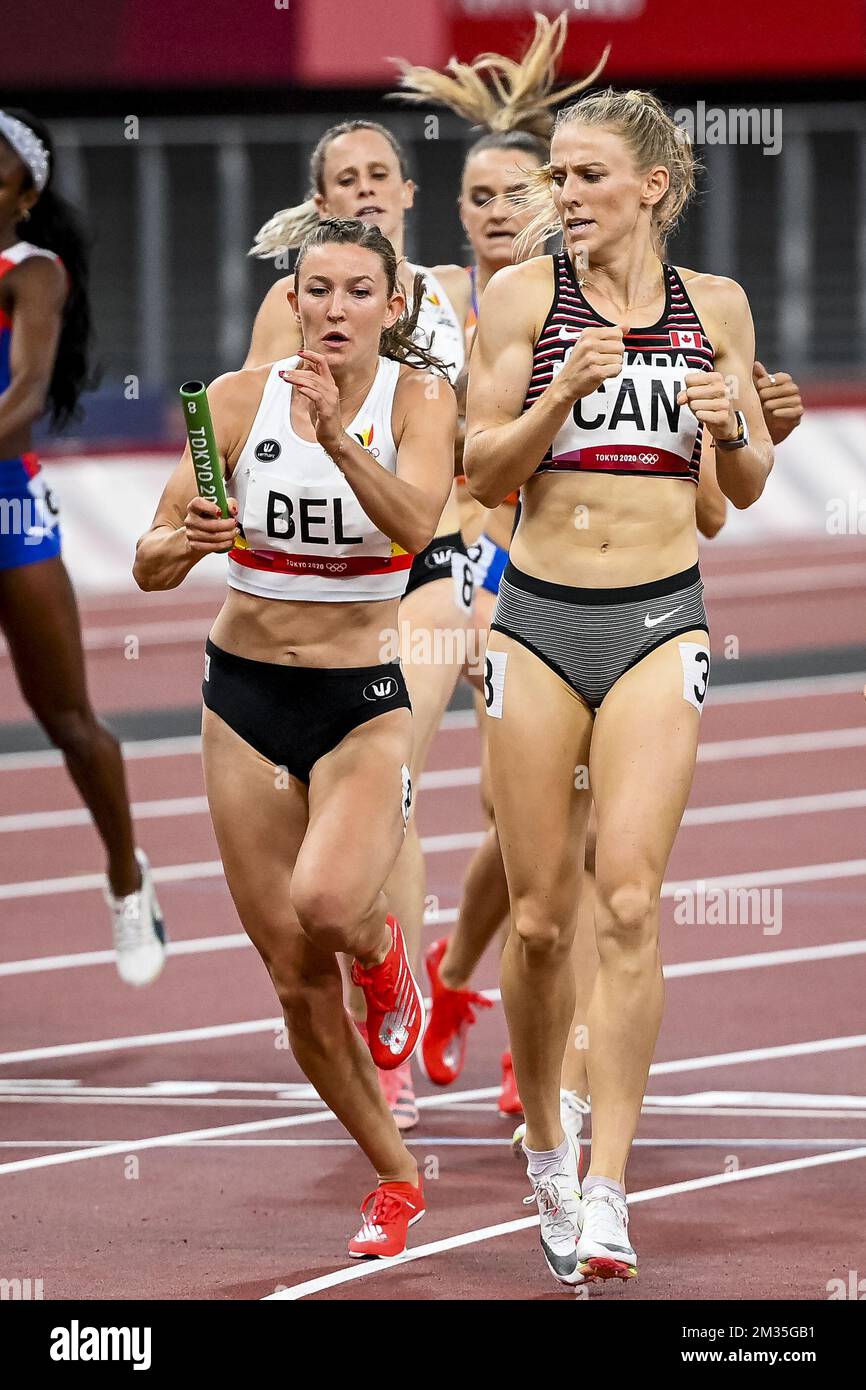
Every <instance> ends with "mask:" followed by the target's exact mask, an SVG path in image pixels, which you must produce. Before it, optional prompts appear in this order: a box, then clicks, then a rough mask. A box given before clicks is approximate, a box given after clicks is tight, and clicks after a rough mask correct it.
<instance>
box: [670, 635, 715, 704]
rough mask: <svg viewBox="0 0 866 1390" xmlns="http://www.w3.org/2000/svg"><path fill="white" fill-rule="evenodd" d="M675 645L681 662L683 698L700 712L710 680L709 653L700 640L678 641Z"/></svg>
mask: <svg viewBox="0 0 866 1390" xmlns="http://www.w3.org/2000/svg"><path fill="white" fill-rule="evenodd" d="M677 645H678V646H679V649H680V660H681V661H682V663H683V699H684V700H687V701H688V703H689V704H690V705H694V707H695V709H696V710H697V712H698V714H700V712H701V710H702V709H703V707H704V699H705V698H706V694H707V686H708V684H709V680H710V653H709V651H708V649H707V648H706V647H705V646H703V644H702V643H700V642H679V643H678V644H677Z"/></svg>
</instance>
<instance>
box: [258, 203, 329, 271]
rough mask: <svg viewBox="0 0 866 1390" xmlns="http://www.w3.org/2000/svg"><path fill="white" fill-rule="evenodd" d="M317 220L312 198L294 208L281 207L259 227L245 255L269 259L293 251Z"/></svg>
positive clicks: (317, 216) (317, 214)
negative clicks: (280, 209) (279, 210)
mask: <svg viewBox="0 0 866 1390" xmlns="http://www.w3.org/2000/svg"><path fill="white" fill-rule="evenodd" d="M318 221H319V211H318V208H317V207H316V204H315V203H314V202H313V199H312V198H308V199H307V201H306V202H304V203H299V204H298V206H297V207H296V208H283V209H282V211H281V212H275V213H274V215H273V217H269V218H268V220H267V222H265V224H264V226H262V227H259V230H258V231H257V232H256V236H255V241H254V242H253V245H252V246H251V247H250V249H249V251H248V252H247V255H249V256H258V257H259V258H260V259H261V260H270V259H271V258H272V257H273V256H280V255H283V254H284V253H285V252H286V251H295V250H297V248H298V247H299V246H300V244H301V242H302V241H303V240H304V237H305V236H307V234H308V233H309V232H311V231H312V230H313V228H314V227H315V226H317V224H318Z"/></svg>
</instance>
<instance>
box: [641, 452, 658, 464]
mask: <svg viewBox="0 0 866 1390" xmlns="http://www.w3.org/2000/svg"><path fill="white" fill-rule="evenodd" d="M637 461H638V463H658V461H659V456H658V454H638V456H637Z"/></svg>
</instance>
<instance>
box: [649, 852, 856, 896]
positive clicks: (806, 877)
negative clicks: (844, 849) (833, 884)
mask: <svg viewBox="0 0 866 1390" xmlns="http://www.w3.org/2000/svg"><path fill="white" fill-rule="evenodd" d="M864 874H866V859H845V860H841V861H839V862H838V863H835V864H795V865H792V866H791V867H790V868H784V869H758V870H755V871H752V872H749V873H741V874H716V875H714V876H713V878H712V879H710V878H709V877H700V876H699V877H696V878H691V879H684V880H682V881H681V882H679V883H665V884H663V885H662V891H661V896H662V897H663V898H672V897H674V896H675V895H676V894H677V893H682V892H689V893H694V891H695V887H696V885H697V884H699V883H701V884H703V886H704V888H705V889H707V890H709V889H710V888H761V887H767V886H773V887H777V888H780V887H781V886H782V885H783V884H785V883H825V882H828V881H829V880H832V879H836V878H862V876H863V875H864Z"/></svg>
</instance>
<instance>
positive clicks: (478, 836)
mask: <svg viewBox="0 0 866 1390" xmlns="http://www.w3.org/2000/svg"><path fill="white" fill-rule="evenodd" d="M486 835H487V831H486V830H472V831H466V832H463V833H462V834H456V835H426V836H424V837H423V838H422V840H421V846H422V849H423V850H424V852H425V853H426V854H450V853H454V852H455V851H457V850H461V849H474V848H477V847H478V845H480V844H481V843H482V841H483V840H484V839H485V837H486ZM222 871H223V869H222V864H221V863H220V861H219V860H218V859H207V860H200V861H199V862H197V863H193V864H163V865H162V866H161V867H160V868H155V869H154V870H153V878H154V882H156V883H191V882H193V881H194V880H196V879H210V878H221V877H222ZM864 873H866V859H845V860H839V861H837V862H835V863H831V864H795V865H791V866H789V867H786V868H779V869H764V870H760V871H754V872H752V871H749V872H747V873H738V874H720V875H716V876H715V877H713V879H712V886H713V887H719V888H722V887H728V886H731V887H739V888H749V887H752V888H754V887H759V886H760V885H762V884H774V885H777V886H781V885H782V884H783V883H821V882H824V881H826V880H828V879H835V878H860V877H861V876H862V875H863V874H864ZM697 882H702V883H704V884H705V885H707V884H709V882H710V880H709V876H708V875H702V876H696V877H695V878H693V879H687V880H684V881H683V882H678V883H666V884H665V885H664V886H663V888H662V897H663V898H670V897H673V895H674V894H675V893H677V892H679V891H681V890H683V889H688V890H690V891H694V887H695V884H696V883H697ZM104 883H105V876H104V874H67V875H66V876H65V877H63V878H35V879H28V880H26V881H25V882H22V883H3V884H0V901H3V900H6V901H9V900H10V899H13V898H42V897H50V896H53V895H55V894H58V893H81V892H87V891H90V890H92V889H99V888H102V887H103V885H104Z"/></svg>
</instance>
